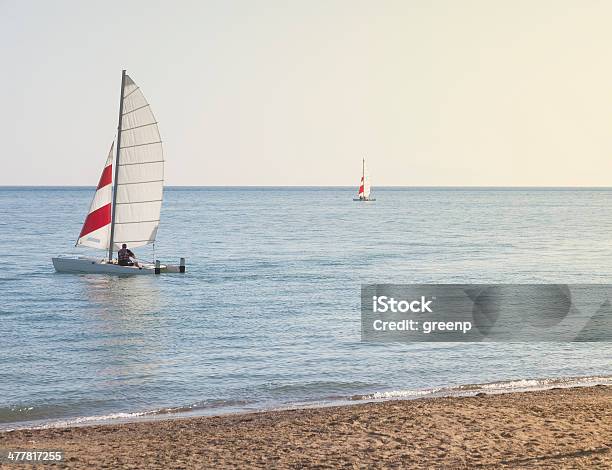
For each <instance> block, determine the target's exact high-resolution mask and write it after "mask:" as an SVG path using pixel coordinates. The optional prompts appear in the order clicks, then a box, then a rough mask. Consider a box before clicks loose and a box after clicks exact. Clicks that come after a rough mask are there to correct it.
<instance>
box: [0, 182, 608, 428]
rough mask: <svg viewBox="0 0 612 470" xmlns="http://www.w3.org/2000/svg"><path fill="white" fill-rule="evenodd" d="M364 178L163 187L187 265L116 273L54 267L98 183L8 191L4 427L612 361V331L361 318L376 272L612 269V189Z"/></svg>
mask: <svg viewBox="0 0 612 470" xmlns="http://www.w3.org/2000/svg"><path fill="white" fill-rule="evenodd" d="M353 193H354V189H353V188H345V189H343V188H337V189H329V188H314V189H240V188H218V189H212V188H196V189H189V188H181V189H178V188H177V189H173V188H170V189H167V191H166V193H165V203H164V204H165V205H164V208H163V213H162V225H161V226H160V232H159V236H158V243H157V247H156V252H157V257H158V258H160V259H162V260H167V261H178V258H179V257H180V256H185V257H186V258H187V264H188V273H187V274H186V275H177V274H175V275H163V276H160V277H153V276H151V277H148V276H142V277H134V278H117V277H110V276H101V275H66V274H57V273H55V272H54V271H53V267H52V265H51V260H50V258H51V256H54V255H57V254H60V253H70V252H71V250H72V248H71V246H72V244H73V243H74V240H75V239H76V236H77V234H78V232H79V230H80V226H81V223H82V220H83V217H84V215H85V212H86V211H87V208H88V206H89V202H90V198H91V196H92V190H91V188H82V189H79V188H56V189H42V188H38V189H36V188H22V189H10V188H0V213H1V214H2V217H1V218H0V252H1V253H2V256H0V296H1V299H2V303H1V305H0V338H1V339H0V341H1V342H2V343H1V347H0V365H1V367H0V428H4V429H6V428H11V427H15V426H16V425H24V424H26V422H32V421H35V422H36V423H40V422H49V421H52V422H57V421H69V422H79V421H83V420H82V419H80V418H87V417H99V416H115V417H120V416H127V414H128V413H143V412H160V411H159V410H161V411H162V412H163V411H168V410H170V411H187V410H192V411H193V412H197V413H223V412H227V411H231V410H247V409H266V408H271V407H281V406H289V405H291V404H296V403H315V402H326V401H329V400H333V399H346V398H350V397H354V396H358V395H368V394H373V393H376V392H378V395H376V396H395V395H397V396H410V395H411V394H418V393H420V392H418V391H419V390H426V389H427V390H431V389H433V390H436V389H440V388H442V387H454V386H459V385H466V384H475V383H485V382H498V381H509V380H511V381H517V382H511V383H510V384H507V385H508V386H509V387H512V386H523V385H530V384H535V385H537V384H541V382H535V381H534V382H530V381H521V379H526V378H564V377H571V376H608V377H609V376H610V375H611V374H612V367H611V365H612V345H610V343H599V344H573V343H570V344H567V343H566V344H555V343H538V344H423V343H421V344H415V345H410V344H390V345H389V344H380V345H377V344H364V343H361V342H360V321H359V318H360V314H359V295H360V284H361V283H362V282H364V283H366V282H371V283H374V282H385V283H386V282H389V283H410V282H420V283H434V282H445V283H468V282H480V283H488V282H491V283H512V282H524V283H533V282H542V283H610V282H611V281H612V191H607V190H462V189H453V190H428V189H418V190H416V189H379V190H378V191H377V193H376V196H377V198H378V200H377V201H376V202H374V203H369V204H363V203H356V202H353V201H352V197H353V196H354V194H353ZM79 253H80V254H86V253H87V252H86V251H79ZM137 254H138V255H139V256H140V257H142V258H149V259H150V258H152V254H151V250H150V249H148V248H147V249H139V250H137ZM491 387H495V386H491ZM459 390H460V389H459Z"/></svg>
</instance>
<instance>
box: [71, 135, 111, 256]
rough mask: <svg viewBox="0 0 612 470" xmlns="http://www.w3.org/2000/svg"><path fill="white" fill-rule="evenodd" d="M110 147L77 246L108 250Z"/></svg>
mask: <svg viewBox="0 0 612 470" xmlns="http://www.w3.org/2000/svg"><path fill="white" fill-rule="evenodd" d="M114 147H115V144H114V142H113V144H112V145H111V148H110V151H109V152H108V158H107V159H106V164H105V165H104V170H102V175H101V176H100V181H99V182H98V187H97V188H96V193H95V194H94V197H93V200H92V201H91V205H90V206H89V212H88V213H87V217H86V218H85V222H84V223H83V228H82V229H81V233H80V234H79V239H78V240H77V242H76V244H77V245H82V246H89V247H92V248H100V249H108V243H109V239H110V223H111V206H112V197H113V192H112V190H113V152H114Z"/></svg>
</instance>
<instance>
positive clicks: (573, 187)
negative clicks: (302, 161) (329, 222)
mask: <svg viewBox="0 0 612 470" xmlns="http://www.w3.org/2000/svg"><path fill="white" fill-rule="evenodd" d="M13 188H15V189H26V188H41V189H44V188H47V189H53V188H74V189H77V188H83V189H88V188H95V185H66V184H64V185H62V184H59V185H58V184H38V185H37V184H8V185H4V184H2V185H0V189H13ZM164 188H212V189H214V188H219V189H220V188H236V189H248V188H251V189H278V188H281V189H282V188H286V189H292V188H295V189H309V188H318V189H323V188H330V189H334V188H335V189H349V188H357V185H220V184H219V185H216V184H215V185H190V184H185V185H181V184H173V185H167V186H164ZM378 189H612V185H611V186H552V185H523V186H521V185H517V186H505V185H497V186H495V185H410V186H408V185H380V186H376V190H378Z"/></svg>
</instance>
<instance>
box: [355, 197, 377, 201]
mask: <svg viewBox="0 0 612 470" xmlns="http://www.w3.org/2000/svg"><path fill="white" fill-rule="evenodd" d="M353 201H362V202H370V201H376V199H370V198H368V199H361V198H353Z"/></svg>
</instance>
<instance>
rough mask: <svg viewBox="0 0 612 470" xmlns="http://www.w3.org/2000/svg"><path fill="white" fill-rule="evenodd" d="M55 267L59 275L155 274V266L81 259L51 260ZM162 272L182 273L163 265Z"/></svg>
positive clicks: (172, 267)
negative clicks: (125, 264)
mask: <svg viewBox="0 0 612 470" xmlns="http://www.w3.org/2000/svg"><path fill="white" fill-rule="evenodd" d="M51 259H52V261H53V267H54V268H55V270H56V271H57V272H58V273H81V274H115V275H119V276H132V275H142V274H155V265H154V264H150V263H143V264H141V266H140V267H138V268H137V267H135V266H119V265H118V264H111V263H108V262H107V261H106V260H105V259H100V258H87V257H84V256H79V257H67V256H66V257H64V256H59V257H57V258H51ZM160 272H162V273H164V272H174V273H178V272H180V267H179V266H172V265H166V264H162V265H160Z"/></svg>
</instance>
